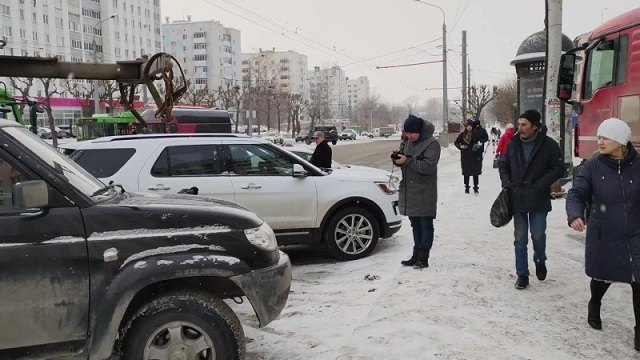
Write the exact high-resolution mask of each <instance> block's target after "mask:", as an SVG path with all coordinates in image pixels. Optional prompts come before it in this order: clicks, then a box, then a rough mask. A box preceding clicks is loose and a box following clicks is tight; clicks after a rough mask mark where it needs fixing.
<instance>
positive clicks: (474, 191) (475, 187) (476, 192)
mask: <svg viewBox="0 0 640 360" xmlns="http://www.w3.org/2000/svg"><path fill="white" fill-rule="evenodd" d="M473 193H474V194H478V187H477V186H474V187H473Z"/></svg>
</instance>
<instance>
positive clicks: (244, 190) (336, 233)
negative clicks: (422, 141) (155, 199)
mask: <svg viewBox="0 0 640 360" xmlns="http://www.w3.org/2000/svg"><path fill="white" fill-rule="evenodd" d="M285 149H287V148H285V147H279V146H275V145H273V144H272V143H269V142H268V141H265V140H264V139H259V138H250V137H248V136H246V135H241V134H190V135H189V136H187V135H181V134H157V135H129V136H122V137H105V138H100V139H95V140H91V141H88V142H84V143H82V144H79V145H78V146H77V147H76V149H75V150H74V151H73V153H72V154H71V158H72V159H74V160H75V161H76V162H77V163H78V164H80V165H81V166H82V167H84V168H85V169H86V170H87V171H88V172H89V173H91V174H93V175H94V176H96V177H98V178H99V179H101V180H102V181H103V182H105V183H110V182H113V183H116V184H121V185H122V186H123V187H124V188H125V189H127V190H130V191H140V192H148V193H155V194H175V193H177V192H178V191H180V190H181V189H189V188H192V187H196V188H197V189H198V194H199V195H207V196H212V197H215V198H218V199H222V200H227V201H232V202H235V203H238V204H239V205H241V206H243V207H245V208H247V209H249V210H252V211H253V212H255V213H256V214H258V216H260V217H262V218H263V219H264V220H265V221H266V222H267V223H268V224H269V225H270V226H271V228H273V230H274V232H275V234H276V236H277V239H278V243H279V244H280V245H292V244H317V243H322V244H324V245H325V246H326V247H327V248H328V250H329V251H330V252H331V254H333V256H334V257H335V258H337V259H340V260H353V259H358V258H361V257H364V256H367V255H369V254H370V253H371V252H372V251H373V250H374V248H375V246H376V244H377V243H378V240H379V239H380V238H385V237H389V236H391V235H392V234H394V233H395V232H397V231H398V230H399V229H400V227H401V221H402V217H401V216H400V214H399V213H398V209H397V188H395V187H394V184H390V181H389V178H388V177H385V176H384V175H383V174H375V175H372V174H360V173H357V172H346V171H345V172H337V171H334V172H332V173H326V172H324V171H322V170H321V169H319V168H317V167H315V166H313V165H312V164H310V163H309V162H308V161H306V160H303V159H301V158H299V157H298V156H295V155H293V154H292V153H290V152H288V151H287V150H285Z"/></svg>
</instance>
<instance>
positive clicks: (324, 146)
mask: <svg viewBox="0 0 640 360" xmlns="http://www.w3.org/2000/svg"><path fill="white" fill-rule="evenodd" d="M311 138H312V139H313V141H315V143H316V148H315V150H313V154H312V155H311V159H309V162H310V163H312V164H313V165H315V166H317V167H320V168H326V169H330V168H331V156H332V153H333V152H332V151H331V146H329V143H327V141H326V140H325V139H324V132H322V131H316V132H315V133H313V136H312V137H311Z"/></svg>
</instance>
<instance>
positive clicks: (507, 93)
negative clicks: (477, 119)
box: [488, 78, 518, 124]
mask: <svg viewBox="0 0 640 360" xmlns="http://www.w3.org/2000/svg"><path fill="white" fill-rule="evenodd" d="M517 99H518V81H517V80H516V78H510V79H507V80H505V81H503V82H502V83H501V84H500V85H498V91H497V94H496V96H495V98H494V100H493V102H492V103H491V106H490V107H489V109H488V111H490V112H491V113H492V114H493V116H495V117H496V119H498V122H500V123H502V124H508V123H513V122H514V121H515V120H516V117H517V116H518V114H516V110H517V107H516V106H517Z"/></svg>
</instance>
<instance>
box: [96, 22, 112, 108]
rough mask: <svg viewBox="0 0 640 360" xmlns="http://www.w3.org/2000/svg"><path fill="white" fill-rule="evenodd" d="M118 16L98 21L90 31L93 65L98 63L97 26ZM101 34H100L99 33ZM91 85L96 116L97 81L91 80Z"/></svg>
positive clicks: (97, 99)
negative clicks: (91, 35)
mask: <svg viewBox="0 0 640 360" xmlns="http://www.w3.org/2000/svg"><path fill="white" fill-rule="evenodd" d="M116 16H118V14H113V15H111V16H109V17H108V18H104V19H102V20H100V21H98V22H97V23H96V24H95V25H94V26H93V29H92V31H91V32H92V34H93V40H92V41H91V46H92V47H93V63H94V64H97V63H98V45H97V44H96V30H97V28H98V25H100V24H101V23H103V22H105V21H107V20H109V19H115V17H116ZM101 34H102V32H101ZM91 83H92V84H93V113H94V114H97V113H98V111H99V109H100V97H99V96H98V95H99V94H98V81H96V80H91Z"/></svg>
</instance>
